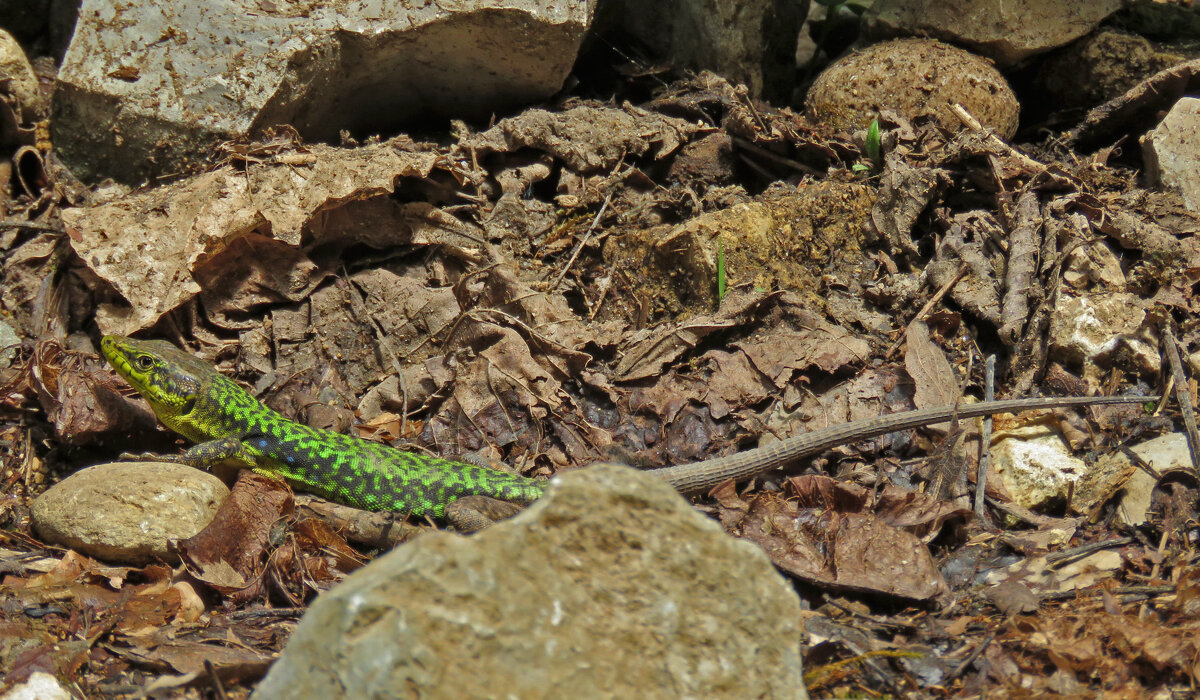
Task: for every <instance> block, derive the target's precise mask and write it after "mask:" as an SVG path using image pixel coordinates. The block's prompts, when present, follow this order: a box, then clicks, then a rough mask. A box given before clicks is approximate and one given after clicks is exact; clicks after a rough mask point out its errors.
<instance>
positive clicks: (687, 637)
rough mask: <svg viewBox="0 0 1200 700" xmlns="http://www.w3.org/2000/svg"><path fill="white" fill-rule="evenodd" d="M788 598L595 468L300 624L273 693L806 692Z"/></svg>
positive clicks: (373, 577)
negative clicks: (512, 515)
mask: <svg viewBox="0 0 1200 700" xmlns="http://www.w3.org/2000/svg"><path fill="white" fill-rule="evenodd" d="M799 612H800V610H799V601H798V599H797V597H796V594H795V592H794V591H793V590H792V589H791V587H790V585H789V584H788V583H787V582H786V581H785V580H784V579H783V578H782V577H781V576H780V575H779V574H778V573H777V572H776V571H775V570H774V568H772V566H771V564H770V563H769V562H768V560H767V557H766V555H765V554H763V553H762V551H760V550H759V549H758V548H757V547H755V546H753V545H751V544H748V543H746V542H741V541H738V540H735V539H732V538H730V537H729V536H727V535H726V534H725V533H724V532H722V531H721V529H720V527H719V526H718V525H717V524H716V523H715V522H713V521H711V520H709V519H708V518H705V517H704V516H702V515H700V514H699V513H697V512H696V511H695V510H693V509H692V508H691V507H690V506H689V505H688V504H687V503H686V502H685V501H684V499H682V498H681V497H680V496H679V495H677V494H676V493H675V492H674V491H672V490H671V489H670V487H668V486H667V485H666V484H664V483H662V482H661V481H658V480H657V479H654V478H652V477H650V476H648V475H645V474H641V473H639V472H636V471H634V470H632V469H629V468H627V467H617V466H613V465H599V466H595V467H592V468H589V469H586V470H581V471H578V472H573V473H570V474H567V475H565V476H563V477H561V478H560V479H556V480H555V482H554V483H553V484H552V485H551V488H550V490H549V492H548V493H547V495H546V497H545V498H543V499H542V500H541V501H540V502H539V503H537V504H535V505H533V506H532V507H530V508H529V510H528V511H526V512H525V513H522V514H521V515H519V516H518V517H516V518H514V519H512V520H510V521H507V522H505V523H501V524H499V525H497V526H495V527H493V528H490V529H488V530H486V531H484V532H483V533H481V534H479V535H475V536H471V537H462V536H460V535H454V534H450V533H436V534H431V535H427V536H423V537H420V538H418V539H417V540H416V541H414V542H412V543H410V544H406V545H403V546H401V547H400V548H398V549H396V550H395V551H393V552H391V553H390V554H387V555H385V556H383V557H380V558H379V559H378V560H376V561H375V562H373V563H371V564H370V565H368V566H366V567H364V568H363V569H361V570H359V571H357V572H355V573H354V574H352V575H351V576H349V577H348V578H347V579H346V580H345V581H344V582H343V583H342V584H340V585H339V586H337V587H336V588H334V589H333V590H332V591H330V592H329V593H326V594H324V595H322V596H321V597H320V598H318V599H317V601H316V602H315V603H313V605H312V607H311V608H310V609H309V611H308V613H307V614H306V615H305V616H304V618H303V619H302V620H301V622H300V625H299V627H298V628H297V629H296V631H295V633H294V634H293V636H292V638H291V640H290V642H289V644H288V646H287V647H286V648H285V649H284V651H283V655H282V656H281V657H280V659H279V661H278V662H276V663H275V665H274V666H273V667H272V668H271V671H270V673H268V674H267V677H266V679H264V680H263V682H262V683H261V684H260V686H259V687H258V689H257V691H256V692H255V694H254V697H255V698H257V700H266V699H268V698H297V697H310V698H388V697H420V698H425V699H426V700H428V699H430V698H456V699H458V698H522V699H523V700H529V699H532V698H634V697H636V698H689V697H690V698H731V699H735V698H736V699H738V700H741V699H743V698H805V697H807V694H806V693H805V691H804V685H803V681H802V677H801V668H800V653H799V651H800V650H799V634H800V630H799V626H798V625H799Z"/></svg>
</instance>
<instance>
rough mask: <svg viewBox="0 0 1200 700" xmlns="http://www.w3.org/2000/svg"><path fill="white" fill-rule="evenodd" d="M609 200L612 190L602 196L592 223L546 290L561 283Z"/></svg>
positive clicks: (554, 288) (606, 207) (555, 287)
mask: <svg viewBox="0 0 1200 700" xmlns="http://www.w3.org/2000/svg"><path fill="white" fill-rule="evenodd" d="M611 200H612V192H609V193H608V195H607V196H605V198H604V204H601V205H600V211H598V212H596V218H594V219H592V225H591V226H588V230H587V233H585V234H584V236H583V239H582V240H581V241H579V244H578V245H576V246H575V251H574V252H573V253H571V259H570V260H568V261H567V264H566V265H565V266H564V267H563V269H562V272H560V273H558V279H556V280H554V284H552V285H550V289H549V290H548V291H551V292H553V291H554V290H556V289H558V285H560V284H562V281H563V278H564V277H566V276H567V272H568V271H569V270H570V269H571V266H572V265H574V264H575V258H578V257H579V252H580V251H581V250H583V247H584V246H585V245H587V244H588V241H590V240H592V231H594V230H595V229H596V224H598V223H600V217H602V216H604V211H605V210H606V209H608V203H609V202H610V201H611Z"/></svg>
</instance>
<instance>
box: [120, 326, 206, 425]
mask: <svg viewBox="0 0 1200 700" xmlns="http://www.w3.org/2000/svg"><path fill="white" fill-rule="evenodd" d="M100 354H102V355H104V359H106V360H108V363H109V364H110V365H112V366H113V369H115V370H116V371H117V374H120V375H121V376H122V377H124V378H125V381H127V382H129V384H130V386H132V387H133V388H134V389H136V390H137V392H138V393H139V394H141V395H142V396H143V397H144V398H145V399H146V401H147V402H149V403H150V407H151V408H153V409H154V413H155V414H156V415H158V417H159V418H160V419H161V420H162V421H163V422H164V423H167V424H168V426H172V425H173V423H172V419H174V418H176V417H177V416H184V415H186V414H188V413H191V411H192V409H193V408H195V405H196V397H197V395H198V394H199V393H200V392H201V391H202V389H203V386H204V381H205V379H206V378H208V377H209V375H212V374H215V373H216V370H214V369H213V368H211V367H209V366H208V365H206V364H204V363H203V362H201V361H200V360H198V359H197V358H195V357H192V356H191V355H189V354H187V353H185V352H183V351H182V350H180V349H179V348H177V347H175V346H174V345H171V344H170V343H168V342H166V341H165V340H135V339H133V338H125V337H123V336H119V335H106V336H104V338H102V339H101V340H100Z"/></svg>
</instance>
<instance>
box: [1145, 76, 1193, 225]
mask: <svg viewBox="0 0 1200 700" xmlns="http://www.w3.org/2000/svg"><path fill="white" fill-rule="evenodd" d="M1142 153H1143V155H1144V156H1145V160H1146V176H1147V178H1148V179H1149V180H1150V181H1151V182H1152V183H1155V184H1158V185H1161V186H1163V187H1169V188H1171V189H1174V190H1178V192H1179V194H1180V195H1181V196H1182V197H1183V203H1184V204H1185V205H1186V206H1187V208H1188V209H1191V210H1192V211H1194V212H1200V99H1197V98H1195V97H1183V98H1180V100H1179V101H1178V102H1176V103H1175V106H1174V107H1172V108H1171V111H1170V112H1167V116H1166V117H1164V118H1163V120H1162V122H1161V123H1159V125H1158V127H1157V128H1155V129H1154V130H1153V131H1151V132H1149V133H1147V134H1146V135H1145V136H1144V137H1143V138H1142Z"/></svg>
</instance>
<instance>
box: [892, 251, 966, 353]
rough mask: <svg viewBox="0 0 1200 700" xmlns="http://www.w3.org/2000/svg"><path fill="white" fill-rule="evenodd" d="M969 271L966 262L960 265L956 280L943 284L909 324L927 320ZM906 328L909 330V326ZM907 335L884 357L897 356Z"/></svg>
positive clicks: (898, 339) (893, 344)
mask: <svg viewBox="0 0 1200 700" xmlns="http://www.w3.org/2000/svg"><path fill="white" fill-rule="evenodd" d="M969 269H970V266H969V265H967V263H965V262H964V263H963V264H961V265H959V266H958V274H956V275H954V279H952V280H950V281H949V282H947V283H946V284H943V285H942V288H941V289H939V290H937V293H935V294H934V295H933V296H932V297H930V298H929V301H927V302H925V306H922V307H921V310H920V311H918V312H917V315H916V316H913V317H912V318H911V319H910V320H909V322H908V324H909V325H912V324H913V323H916V322H917V321H919V320H921V319H923V318H925V314H927V313H929V310H930V309H932V308H933V307H934V306H935V305H936V304H937V303H938V302H939V301H941V300H942V297H944V296H946V294H948V293H949V292H950V290H951V289H954V286H955V285H956V284H958V283H959V282H961V281H962V278H964V277H966V276H967V270H969ZM905 328H906V329H907V326H906V327H905ZM907 335H908V334H907V333H902V334H901V335H900V337H899V338H896V341H895V342H893V343H892V346H891V347H890V348H888V351H887V354H886V355H884V357H885V358H887V359H891V357H892V355H893V354H895V352H896V350H898V349H899V348H900V344H901V343H903V342H904V339H905V338H906V337H907Z"/></svg>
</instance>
